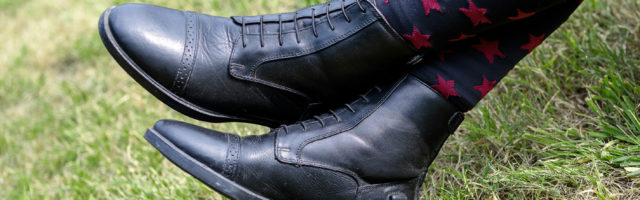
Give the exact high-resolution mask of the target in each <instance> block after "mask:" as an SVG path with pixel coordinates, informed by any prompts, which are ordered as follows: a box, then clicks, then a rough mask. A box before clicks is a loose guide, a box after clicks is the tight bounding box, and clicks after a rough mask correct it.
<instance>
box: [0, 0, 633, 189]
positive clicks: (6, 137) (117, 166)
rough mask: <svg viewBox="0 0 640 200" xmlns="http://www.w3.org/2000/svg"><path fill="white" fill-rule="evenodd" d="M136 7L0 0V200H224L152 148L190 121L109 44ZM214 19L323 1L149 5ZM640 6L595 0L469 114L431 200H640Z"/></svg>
mask: <svg viewBox="0 0 640 200" xmlns="http://www.w3.org/2000/svg"><path fill="white" fill-rule="evenodd" d="M125 2H129V1H125V0H114V1H111V2H109V1H89V0H75V1H72V0H57V1H45V0H29V1H26V0H25V1H14V0H0V27H2V28H0V41H2V42H1V43H0V44H1V45H0V199H222V196H220V195H218V194H216V193H214V192H212V191H211V190H209V189H208V188H207V187H206V186H204V185H203V184H201V183H199V182H198V181H197V180H195V179H193V178H191V177H190V176H188V175H187V174H186V173H184V172H182V171H181V170H180V169H178V168H177V167H175V166H174V165H173V164H171V163H170V162H169V161H167V160H166V159H164V157H163V156H162V155H160V154H159V153H158V152H157V151H156V150H155V149H154V148H152V147H151V146H150V145H149V144H147V143H146V142H145V140H144V139H143V137H142V134H143V133H144V130H145V129H146V128H147V127H150V126H152V125H153V123H154V122H155V121H156V120H158V119H163V118H170V119H178V120H183V121H187V122H191V123H196V124H198V125H202V126H205V127H209V128H214V129H217V130H220V131H227V132H233V133H238V134H243V135H247V134H260V133H262V132H264V131H266V130H267V129H266V128H264V127H259V126H255V125H249V124H240V123H227V124H208V123H203V122H197V121H194V120H191V119H188V118H187V117H185V116H182V115H180V114H179V113H177V112H175V111H172V110H171V109H170V108H168V107H167V106H165V105H163V104H162V103H160V102H159V101H157V100H156V99H155V98H153V97H152V96H151V95H149V94H148V93H147V92H146V91H144V89H142V88H141V87H140V86H138V85H137V84H136V83H135V82H134V81H133V80H132V79H131V78H129V76H127V75H126V73H125V72H124V71H123V70H122V69H120V67H119V66H118V65H117V64H116V63H115V62H114V61H113V60H112V59H111V57H110V56H109V54H108V53H107V52H106V50H105V49H104V47H103V46H102V43H101V42H100V40H99V36H98V33H97V21H98V17H99V16H100V14H101V12H102V11H103V10H104V9H106V8H107V7H109V6H110V5H112V4H119V3H125ZM139 2H146V3H154V4H159V5H163V6H169V7H173V8H179V9H189V10H196V11H199V12H204V13H209V14H216V15H223V16H229V15H253V14H265V13H273V12H282V11H290V10H294V9H296V8H301V7H303V6H305V5H309V4H315V3H318V1H317V0H306V1H297V0H286V1H285V0H180V1H177V0H176V1H160V0H157V1H151V0H149V1H139ZM639 4H640V3H639V2H638V1H636V0H606V1H605V0H587V1H585V3H584V4H583V5H582V7H581V8H580V9H579V10H578V11H577V12H576V14H575V15H574V16H572V17H571V19H570V20H569V22H568V23H567V24H565V25H563V26H562V28H561V29H560V30H559V31H557V32H556V33H555V34H553V35H552V37H551V38H550V39H548V40H547V41H546V42H545V43H544V45H542V46H541V47H540V48H538V49H537V50H536V51H535V52H534V53H533V54H532V55H530V56H528V57H527V58H526V59H525V60H524V61H523V62H521V63H520V64H519V66H518V67H516V69H515V70H513V71H512V73H511V74H510V75H509V76H508V77H507V78H506V79H505V80H504V81H503V82H502V83H500V84H498V86H497V88H496V89H495V90H494V91H493V92H491V93H490V95H489V97H488V98H486V99H485V100H484V101H483V102H481V104H480V105H478V107H477V108H475V109H474V110H473V111H471V112H470V113H469V115H468V118H467V119H466V121H465V123H463V125H462V127H461V128H460V129H459V130H458V131H457V133H456V134H455V135H454V136H453V137H452V138H451V139H450V140H449V141H448V142H447V144H446V145H445V147H444V148H443V150H442V152H441V154H440V156H439V157H438V158H437V159H436V161H435V162H434V164H433V165H432V167H431V168H430V173H429V175H428V177H427V180H426V183H425V184H424V186H423V190H424V196H425V198H426V199H640V117H639V116H640V14H639V13H640V5H639Z"/></svg>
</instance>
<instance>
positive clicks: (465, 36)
mask: <svg viewBox="0 0 640 200" xmlns="http://www.w3.org/2000/svg"><path fill="white" fill-rule="evenodd" d="M475 36H476V35H467V34H464V33H461V34H460V37H458V38H453V39H450V40H449V42H457V41H461V40H465V39H467V38H472V37H475Z"/></svg>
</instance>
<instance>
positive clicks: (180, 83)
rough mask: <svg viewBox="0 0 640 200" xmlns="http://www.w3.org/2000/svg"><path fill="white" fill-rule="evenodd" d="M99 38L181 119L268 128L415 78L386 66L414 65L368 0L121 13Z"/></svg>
mask: <svg viewBox="0 0 640 200" xmlns="http://www.w3.org/2000/svg"><path fill="white" fill-rule="evenodd" d="M100 35H101V38H102V39H103V42H104V44H105V46H106V47H107V49H108V50H109V52H110V53H111V54H112V56H113V57H114V58H115V59H116V61H118V63H119V64H120V65H121V66H122V67H123V68H124V69H125V71H127V72H128V73H129V74H130V75H131V76H132V77H133V78H134V79H135V80H136V81H137V82H138V83H140V84H141V85H142V86H143V87H145V89H147V90H148V91H149V92H151V93H152V94H153V95H155V96H156V97H157V98H159V99H160V100H162V101H163V102H164V103H166V104H167V105H169V106H171V107H172V108H174V109H176V110H177V111H180V112H182V113H184V114H186V115H188V116H190V117H193V118H196V119H200V120H205V121H211V122H226V121H242V122H251V123H256V124H262V125H267V126H270V127H274V126H278V125H280V124H283V123H285V124H288V123H292V122H295V121H297V120H300V119H306V118H308V117H309V116H313V115H315V114H318V113H317V112H318V111H323V112H324V111H326V109H324V108H328V107H336V106H338V105H341V104H343V103H344V102H347V101H349V100H351V99H352V98H353V97H354V95H355V94H358V93H361V92H362V91H365V90H366V89H368V88H370V87H371V86H373V85H374V84H375V83H378V82H381V81H384V80H387V79H389V80H395V79H397V78H398V77H400V76H402V74H404V73H405V72H406V71H408V70H409V68H408V67H406V66H405V67H389V66H402V65H397V63H405V62H414V61H416V60H417V59H416V58H417V57H416V56H418V53H417V51H416V50H415V49H413V48H412V47H411V46H409V45H407V44H406V43H405V42H404V39H403V38H402V36H401V35H399V34H398V33H396V32H395V31H394V30H393V29H392V28H391V27H390V26H389V25H388V24H387V22H386V21H385V19H384V17H383V16H382V15H381V14H380V13H379V12H378V11H377V9H376V8H375V7H374V5H373V4H372V3H371V2H369V1H365V0H333V1H331V2H327V3H324V4H319V5H315V6H311V7H307V8H304V9H301V10H298V11H295V12H289V13H280V14H272V15H260V16H234V17H230V18H226V17H218V16H211V15H205V14H200V13H195V12H190V11H178V10H173V9H168V8H162V7H158V6H152V5H145V4H124V5H119V6H115V7H112V8H110V9H109V10H107V11H106V12H105V13H104V14H103V16H102V17H101V21H100ZM418 57H419V56H418Z"/></svg>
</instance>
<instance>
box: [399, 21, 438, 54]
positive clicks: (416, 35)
mask: <svg viewBox="0 0 640 200" xmlns="http://www.w3.org/2000/svg"><path fill="white" fill-rule="evenodd" d="M402 37H404V38H407V40H409V41H410V42H411V44H413V47H414V48H416V49H420V48H423V47H426V48H429V47H432V46H431V43H430V42H429V38H430V37H431V35H424V34H422V33H420V30H418V27H415V26H414V27H413V33H412V34H411V35H408V34H404V35H402Z"/></svg>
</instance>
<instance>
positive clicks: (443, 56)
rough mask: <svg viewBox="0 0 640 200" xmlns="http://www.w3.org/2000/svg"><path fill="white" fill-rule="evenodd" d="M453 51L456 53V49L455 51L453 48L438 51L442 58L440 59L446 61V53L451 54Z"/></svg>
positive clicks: (439, 56)
mask: <svg viewBox="0 0 640 200" xmlns="http://www.w3.org/2000/svg"><path fill="white" fill-rule="evenodd" d="M451 53H455V51H453V50H451V49H447V50H444V51H440V52H438V58H440V61H442V62H444V61H445V55H446V54H451Z"/></svg>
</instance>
